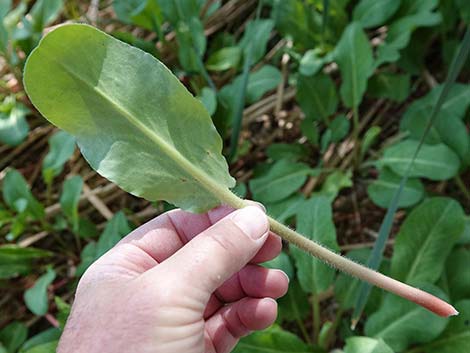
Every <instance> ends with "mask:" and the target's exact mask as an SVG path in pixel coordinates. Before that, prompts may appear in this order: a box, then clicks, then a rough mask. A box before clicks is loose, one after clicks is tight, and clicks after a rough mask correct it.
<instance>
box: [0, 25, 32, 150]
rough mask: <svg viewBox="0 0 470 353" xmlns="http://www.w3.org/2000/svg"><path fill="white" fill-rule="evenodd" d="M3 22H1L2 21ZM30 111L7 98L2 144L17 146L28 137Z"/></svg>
mask: <svg viewBox="0 0 470 353" xmlns="http://www.w3.org/2000/svg"><path fill="white" fill-rule="evenodd" d="M0 22H1V20H0ZM28 114H29V109H28V108H27V107H26V106H24V105H23V104H21V103H18V102H16V101H15V99H14V98H13V97H11V96H10V97H6V98H5V100H4V101H3V103H1V104H0V142H1V143H5V144H7V145H10V146H17V145H19V144H20V143H21V142H23V140H24V139H25V138H26V137H27V136H28V132H29V126H28V123H27V121H26V115H28Z"/></svg>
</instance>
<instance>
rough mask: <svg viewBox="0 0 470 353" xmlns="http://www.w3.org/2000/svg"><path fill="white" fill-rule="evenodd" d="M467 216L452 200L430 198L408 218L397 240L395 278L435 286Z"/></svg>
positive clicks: (393, 270)
mask: <svg viewBox="0 0 470 353" xmlns="http://www.w3.org/2000/svg"><path fill="white" fill-rule="evenodd" d="M463 216H464V213H463V210H462V207H461V206H460V205H459V203H458V202H456V201H454V200H452V199H449V198H441V197H436V198H430V199H427V200H426V201H424V202H423V203H422V204H420V205H419V206H418V207H416V208H415V209H413V211H412V212H411V213H410V214H409V215H408V217H407V218H406V220H405V222H404V223H403V225H402V226H401V228H400V232H399V233H398V235H397V237H396V241H395V248H394V252H393V257H392V277H394V278H397V279H399V280H401V281H404V282H406V283H411V284H417V283H424V282H427V283H434V282H436V281H437V279H438V278H439V277H440V275H441V273H442V271H443V269H444V264H445V261H446V258H447V255H449V253H450V251H451V249H452V247H453V246H454V244H455V243H456V242H457V241H458V239H459V237H460V235H461V234H462V231H463V229H464V226H465V225H464V217H463Z"/></svg>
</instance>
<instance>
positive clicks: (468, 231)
mask: <svg viewBox="0 0 470 353" xmlns="http://www.w3.org/2000/svg"><path fill="white" fill-rule="evenodd" d="M464 222H465V229H464V230H463V232H462V235H461V236H460V239H459V244H470V217H469V216H466V217H465V220H464Z"/></svg>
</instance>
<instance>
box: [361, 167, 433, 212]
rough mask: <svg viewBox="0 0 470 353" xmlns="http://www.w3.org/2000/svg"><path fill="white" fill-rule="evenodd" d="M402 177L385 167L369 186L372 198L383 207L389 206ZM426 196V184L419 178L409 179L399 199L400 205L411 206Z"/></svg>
mask: <svg viewBox="0 0 470 353" xmlns="http://www.w3.org/2000/svg"><path fill="white" fill-rule="evenodd" d="M400 182H401V177H400V176H398V175H396V174H395V173H393V172H392V171H390V170H388V169H387V168H384V169H383V170H381V171H380V175H379V178H378V179H377V180H375V181H374V182H372V183H371V184H370V185H369V186H368V187H367V194H368V195H369V197H370V199H371V200H372V201H373V202H374V203H375V204H376V205H377V206H380V207H383V208H388V206H389V205H390V203H391V202H392V199H393V196H394V195H395V192H396V190H397V189H398V188H399V186H400ZM423 196H424V186H423V184H422V183H421V181H420V180H419V179H408V180H407V182H406V184H405V186H404V187H403V191H402V193H401V196H400V200H399V201H398V207H410V206H413V205H414V204H416V203H418V202H419V201H421V199H422V198H423Z"/></svg>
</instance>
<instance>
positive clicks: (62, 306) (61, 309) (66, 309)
mask: <svg viewBox="0 0 470 353" xmlns="http://www.w3.org/2000/svg"><path fill="white" fill-rule="evenodd" d="M54 303H55V305H56V307H57V314H56V317H57V321H59V327H60V328H61V329H62V330H63V329H64V327H65V323H66V322H67V318H68V317H69V315H70V310H71V308H72V306H71V305H70V304H68V303H67V302H65V301H64V300H62V299H61V298H60V297H57V296H56V297H54Z"/></svg>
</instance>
